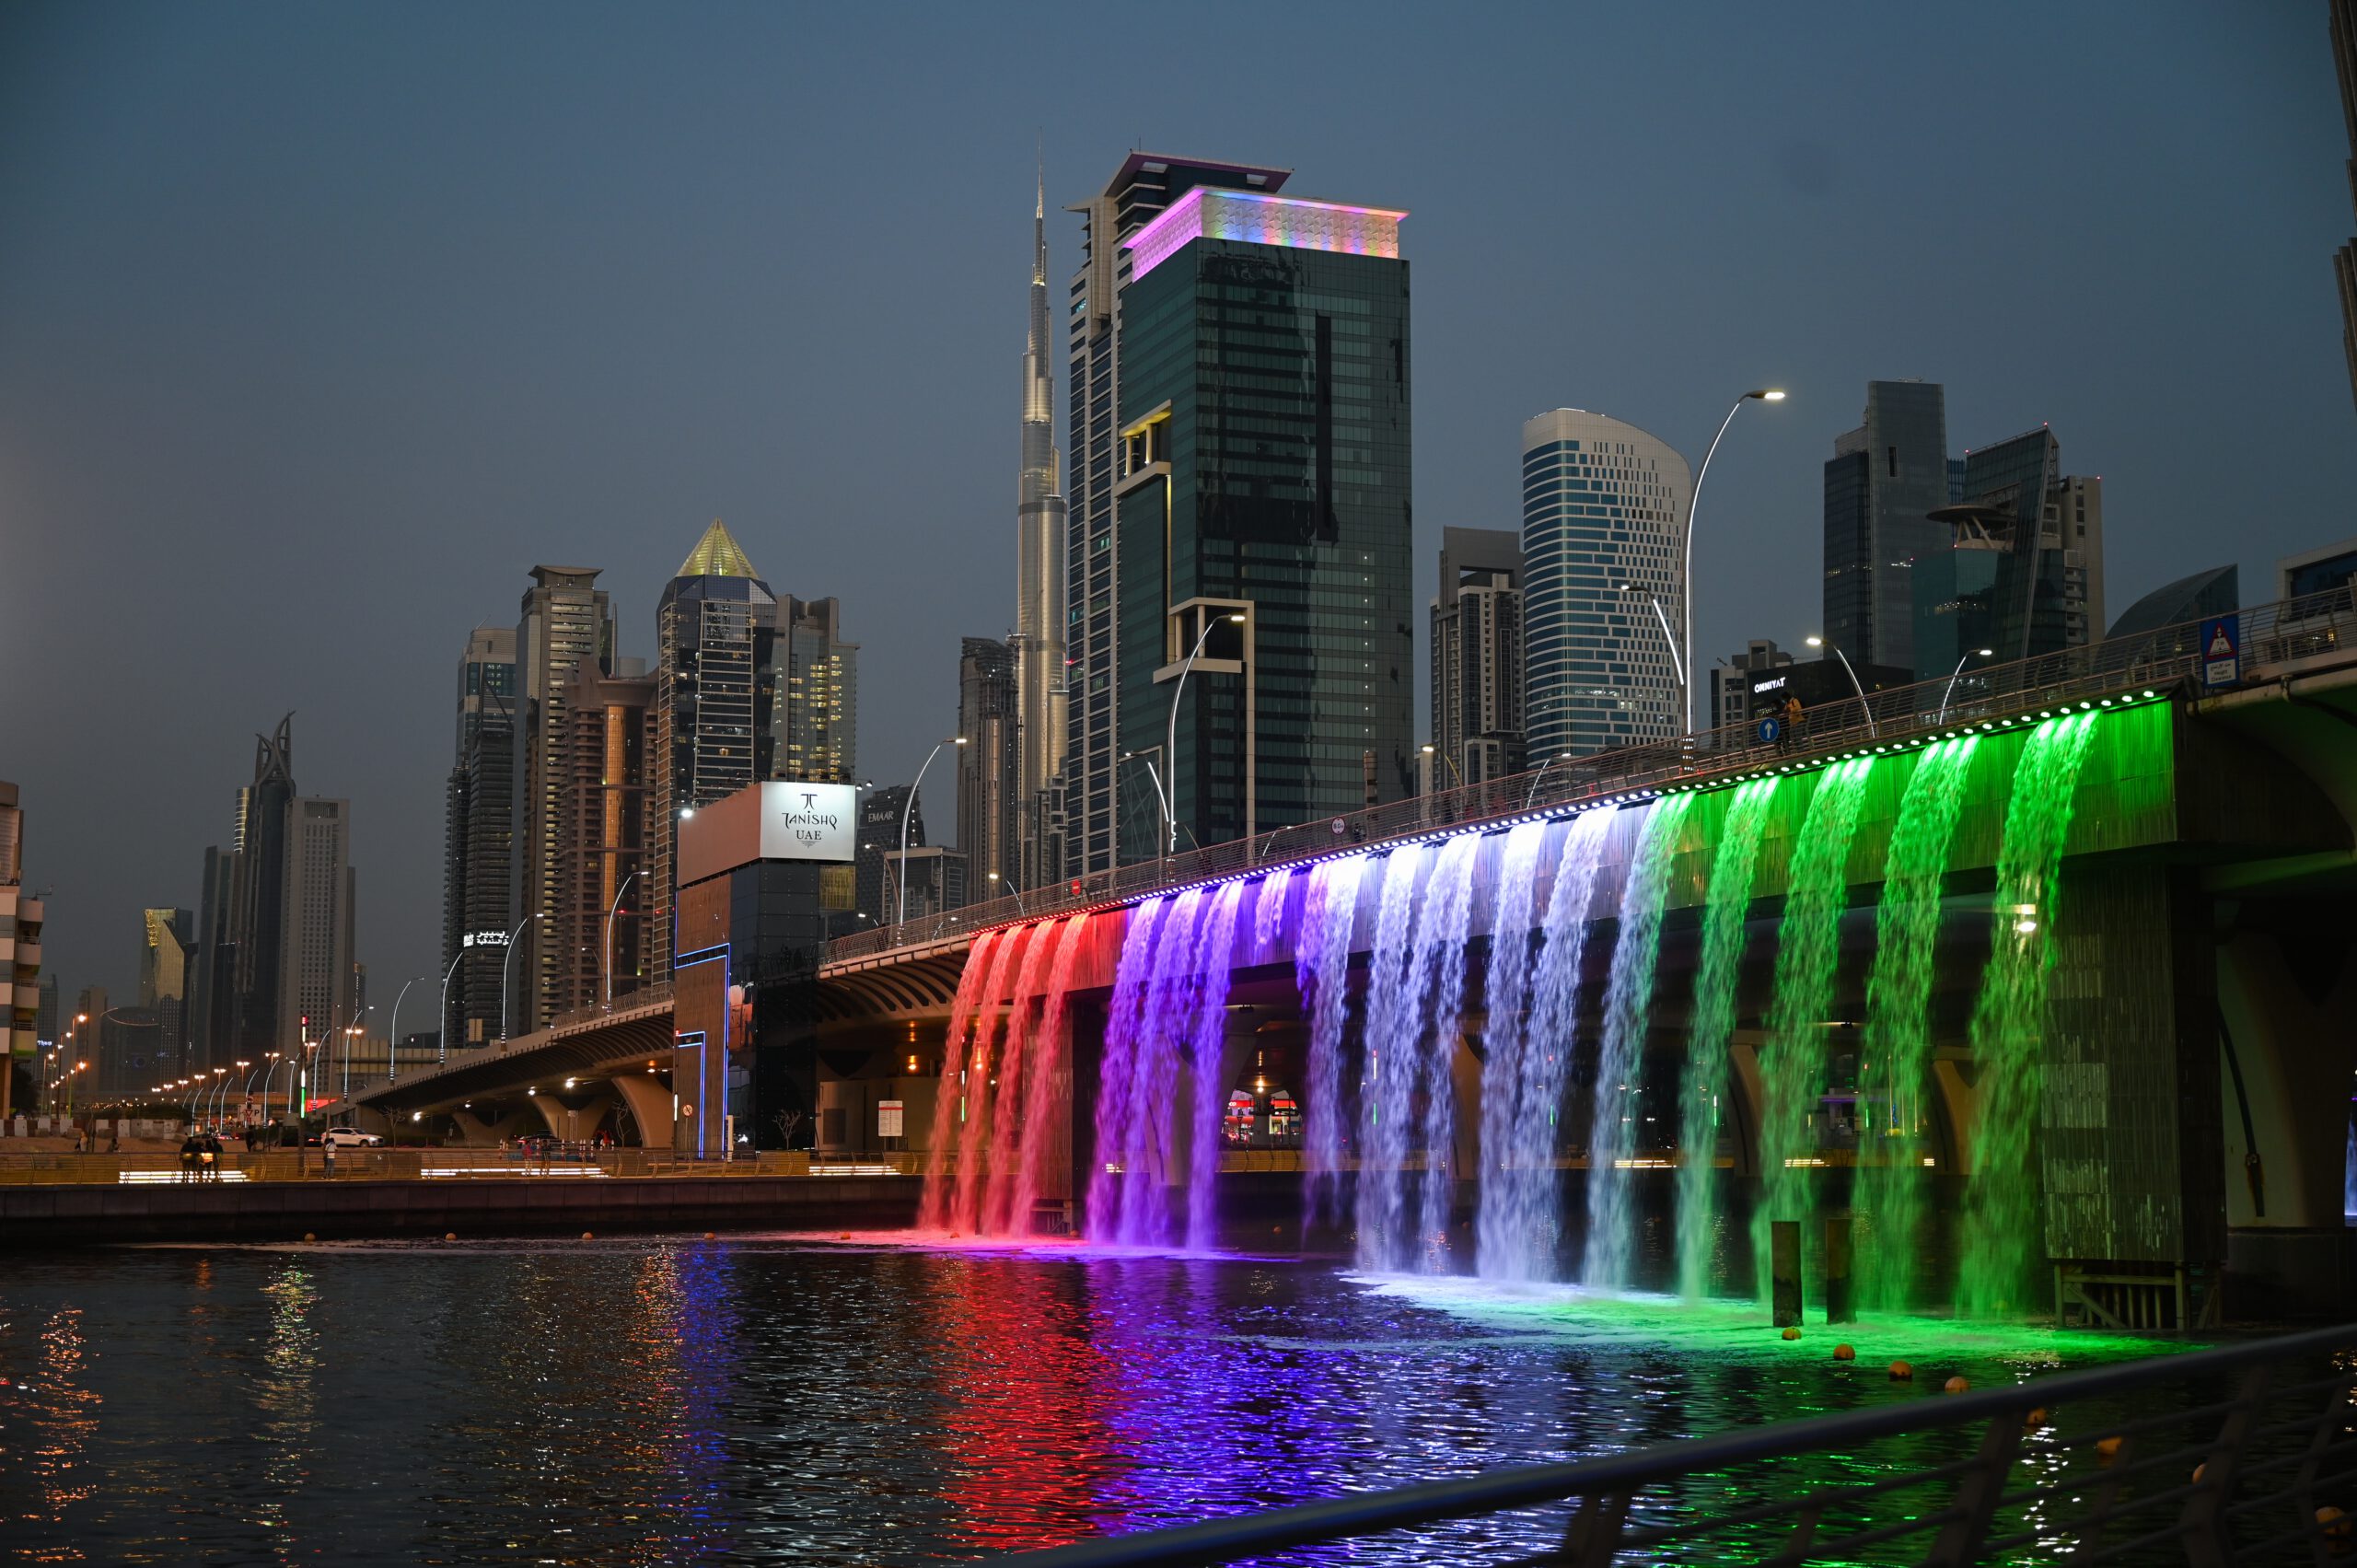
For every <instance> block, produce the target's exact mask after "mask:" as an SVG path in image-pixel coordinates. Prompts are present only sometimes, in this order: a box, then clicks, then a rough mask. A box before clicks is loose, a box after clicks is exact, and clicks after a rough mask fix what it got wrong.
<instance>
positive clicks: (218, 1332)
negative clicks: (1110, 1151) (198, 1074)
mask: <svg viewBox="0 0 2357 1568" xmlns="http://www.w3.org/2000/svg"><path fill="white" fill-rule="evenodd" d="M1762 1321H1763V1319H1761V1318H1759V1315H1757V1314H1755V1313H1753V1312H1752V1311H1751V1310H1750V1309H1749V1308H1748V1307H1740V1308H1738V1307H1724V1308H1722V1307H1706V1308H1702V1309H1700V1310H1693V1309H1686V1308H1680V1307H1676V1306H1675V1305H1674V1304H1668V1303H1663V1302H1660V1301H1598V1300H1595V1299H1592V1298H1583V1297H1579V1296H1577V1295H1574V1294H1573V1293H1569V1292H1565V1291H1561V1290H1553V1291H1546V1292H1540V1293H1538V1294H1523V1295H1512V1294H1507V1293H1504V1292H1502V1291H1498V1290H1493V1289H1491V1288H1489V1287H1483V1286H1480V1285H1477V1284H1474V1283H1471V1282H1467V1281H1455V1282H1424V1283H1412V1284H1411V1283H1376V1282H1366V1281H1360V1280H1353V1279H1352V1278H1349V1277H1346V1276H1345V1275H1344V1274H1342V1273H1341V1272H1338V1270H1337V1269H1336V1268H1335V1267H1334V1266H1332V1265H1331V1264H1321V1263H1316V1262H1304V1261H1299V1260H1291V1259H1271V1260H1251V1259H1245V1258H1215V1259H1211V1258H1192V1259H1190V1258H1172V1257H1147V1256H1131V1257H1125V1256H1109V1255H1106V1254H1102V1253H1090V1252H1087V1251H1085V1250H1083V1249H1077V1248H1065V1249H1053V1250H1042V1251H1036V1252H1031V1253H1017V1252H1005V1251H1001V1252H982V1251H957V1250H949V1249H919V1248H913V1247H905V1246H895V1245H862V1244H857V1243H853V1244H844V1243H839V1242H834V1241H822V1240H816V1239H797V1238H795V1237H731V1238H726V1239H724V1240H720V1241H714V1242H707V1241H703V1240H701V1239H690V1238H676V1239H668V1240H666V1239H649V1238H629V1239H618V1240H612V1241H604V1240H600V1241H596V1242H577V1241H575V1242H546V1241H519V1242H509V1243H491V1242H485V1243H474V1244H469V1243H454V1244H448V1245H441V1244H415V1243H381V1244H368V1245H319V1246H304V1247H252V1248H220V1247H214V1248H202V1249H200V1248H156V1249H111V1250H97V1251H87V1252H78V1253H67V1254H53V1255H41V1256H29V1255H18V1256H16V1257H12V1258H9V1259H7V1260H0V1560H6V1561H10V1562H125V1563H150V1562H153V1563H180V1562H212V1563H247V1562H255V1563H266V1562H423V1563H476V1562H524V1563H575V1562H584V1563H586V1562H600V1563H603V1562H614V1563H670V1562H777V1563H795V1562H814V1563H855V1562H856V1563H865V1562H932V1561H939V1560H943V1559H958V1558H965V1557H971V1556H976V1555H981V1554H984V1553H988V1552H991V1551H1002V1550H1007V1549H1012V1548H1017V1547H1026V1546H1036V1545H1045V1544H1051V1543H1052V1542H1055V1541H1060V1540H1066V1539H1074V1538H1075V1537H1079V1536H1086V1535H1093V1534H1101V1533H1107V1532H1119V1531H1129V1530H1136V1529H1142V1528H1147V1527H1154V1526H1156V1525H1162V1524H1168V1523H1179V1522H1186V1521H1191V1520H1195V1519H1199V1518H1202V1517H1203V1516H1207V1515H1211V1514H1217V1513H1225V1512H1233V1511H1237V1510H1241V1509H1249V1508H1256V1507H1261V1506H1267V1505H1271V1504H1284V1503H1291V1502H1298V1501H1303V1500H1306V1499H1310V1498H1317V1497H1325V1496H1331V1495H1333V1494H1335V1493H1341V1492H1346V1491H1352V1490H1358V1489H1363V1488H1368V1487H1377V1486H1384V1485H1390V1484H1399V1483H1407V1482H1413V1481H1429V1480H1434V1479H1437V1478H1440V1477H1445V1476H1453V1475H1465V1474H1470V1473H1472V1472H1474V1471H1477V1470H1480V1469H1489V1468H1492V1467H1495V1466H1498V1465H1501V1464H1507V1463H1514V1462H1520V1461H1530V1460H1540V1459H1556V1458H1573V1457H1578V1456H1582V1455H1588V1454H1597V1453H1604V1452H1609V1451H1614V1450H1618V1449H1620V1448H1624V1447H1627V1446H1632V1445H1639V1444H1645V1443H1651V1442H1656V1441H1660V1440H1664V1439H1667V1438H1671V1437H1676V1436H1680V1435H1684V1434H1694V1433H1701V1432H1713V1431H1718V1430H1722V1429H1724V1428H1727V1427H1730V1426H1739V1425H1749V1424H1755V1423H1763V1422H1769V1421H1776V1420H1782V1419H1786V1418H1789V1417H1793V1416H1797V1415H1804V1414H1807V1413H1811V1412H1813V1411H1828V1410H1837V1409H1848V1408H1854V1407H1857V1406H1861V1405H1870V1404H1877V1403H1881V1402H1884V1401H1887V1400H1896V1399H1906V1400H1917V1399H1925V1398H1937V1397H1938V1395H1937V1393H1936V1389H1937V1388H1938V1387H1939V1382H1940V1380H1941V1379H1944V1378H1945V1376H1948V1375H1949V1374H1950V1373H1951V1372H1958V1371H1960V1372H1963V1373H1965V1374H1966V1375H1968V1376H1971V1377H1972V1378H1973V1380H1974V1381H1975V1383H1976V1384H1977V1385H1980V1386H1987V1384H1988V1383H1990V1382H1991V1381H1992V1380H2002V1379H2007V1378H2012V1377H2017V1376H2025V1375H2027V1374H2028V1373H2030V1372H2033V1371H2038V1370H2047V1369H2052V1368H2055V1367H2058V1366H2061V1365H2065V1364H2066V1362H2067V1364H2069V1365H2085V1364H2088V1363H2090V1362H2093V1361H2099V1360H2107V1359H2111V1358H2114V1357H2117V1356H2120V1355H2127V1354H2134V1353H2142V1352H2143V1351H2145V1350H2147V1349H2149V1348H2150V1347H2147V1346H2142V1345H2140V1344H2136V1343H2134V1342H2119V1341H2103V1340H2096V1339H2090V1338H2087V1337H2084V1336H2071V1337H2067V1338H2065V1337H2061V1336H2057V1335H2054V1334H2051V1333H2047V1332H2041V1331H2035V1330H2010V1331H2001V1332H1995V1333H1986V1334H1979V1335H1966V1334H1961V1333H1959V1332H1958V1331H1957V1330H1956V1329H1955V1327H1954V1326H1953V1325H1949V1324H1945V1323H1939V1322H1935V1321H1933V1320H1930V1319H1897V1320H1893V1321H1891V1322H1888V1323H1885V1324H1868V1325H1864V1326H1861V1327H1859V1328H1857V1329H1854V1330H1850V1329H1845V1330H1843V1331H1842V1337H1844V1338H1847V1339H1851V1340H1853V1341H1855V1342H1856V1343H1857V1345H1858V1351H1859V1358H1860V1359H1859V1361H1858V1362H1857V1363H1856V1364H1854V1365H1837V1364H1834V1363H1833V1362H1831V1361H1830V1360H1829V1350H1830V1346H1831V1337H1830V1336H1829V1335H1828V1334H1827V1333H1826V1332H1825V1331H1824V1330H1811V1331H1810V1338H1809V1339H1807V1340H1805V1341H1804V1342H1801V1343H1800V1344H1787V1343H1784V1342H1781V1341H1779V1340H1778V1339H1777V1338H1776V1337H1775V1336H1774V1334H1773V1333H1772V1332H1771V1331H1770V1330H1766V1329H1765V1328H1764V1327H1761V1326H1760V1324H1761V1322H1762ZM1894 1355H1905V1356H1908V1357H1910V1359H1912V1360H1913V1361H1914V1362H1915V1363H1916V1365H1917V1366H1918V1368H1919V1373H1918V1380H1917V1381H1916V1383H1915V1384H1913V1385H1911V1386H1910V1385H1898V1384H1893V1383H1891V1382H1890V1381H1889V1380H1888V1378H1887V1376H1885V1374H1884V1366H1885V1365H1886V1364H1887V1361H1888V1360H1889V1359H1890V1357H1891V1356H1894ZM1558 1527H1560V1526H1558ZM1493 1530H1494V1527H1481V1528H1480V1529H1475V1528H1473V1527H1468V1528H1467V1529H1466V1530H1465V1531H1463V1532H1459V1533H1458V1534H1457V1535H1456V1536H1453V1537H1446V1538H1445V1539H1441V1540H1439V1541H1438V1542H1435V1543H1432V1550H1429V1551H1421V1552H1419V1553H1417V1554H1416V1557H1415V1560H1417V1561H1440V1560H1447V1559H1449V1558H1452V1557H1455V1556H1457V1555H1458V1551H1457V1549H1458V1548H1462V1549H1463V1550H1464V1551H1465V1552H1466V1553H1469V1554H1478V1553H1477V1552H1476V1549H1477V1548H1479V1547H1482V1546H1485V1545H1486V1546H1489V1547H1492V1548H1493V1547H1494V1546H1495V1545H1496V1537H1495V1535H1494V1533H1492V1532H1493ZM1360 1555H1361V1556H1362V1557H1363V1556H1364V1553H1361V1554H1360Z"/></svg>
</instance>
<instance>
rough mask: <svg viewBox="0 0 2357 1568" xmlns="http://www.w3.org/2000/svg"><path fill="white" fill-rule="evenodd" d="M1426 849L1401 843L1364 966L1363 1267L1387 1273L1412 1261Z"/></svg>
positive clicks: (1359, 1203) (1388, 870)
mask: <svg viewBox="0 0 2357 1568" xmlns="http://www.w3.org/2000/svg"><path fill="white" fill-rule="evenodd" d="M1430 858H1431V854H1430V849H1429V846H1427V845H1424V844H1421V843H1409V844H1401V845H1399V847H1398V848H1397V849H1394V850H1393V851H1392V852H1391V854H1389V855H1388V856H1387V863H1386V865H1384V868H1383V900H1382V903H1381V904H1380V906H1378V909H1377V912H1376V921H1375V947H1374V950H1373V952H1372V953H1371V954H1370V955H1369V957H1368V959H1367V985H1366V1029H1365V1034H1366V1049H1365V1067H1364V1071H1363V1073H1362V1074H1361V1077H1360V1085H1361V1087H1360V1090H1359V1158H1358V1179H1357V1180H1356V1182H1355V1183H1353V1192H1354V1204H1355V1208H1356V1211H1357V1217H1358V1227H1359V1228H1358V1259H1359V1266H1360V1267H1361V1268H1364V1269H1375V1270H1382V1271H1389V1270H1394V1269H1399V1268H1403V1267H1406V1266H1407V1265H1408V1263H1409V1260H1410V1248H1409V1244H1408V1238H1407V1237H1405V1236H1404V1235H1403V1234H1402V1230H1403V1222H1404V1220H1405V1211H1406V1202H1407V1195H1406V1189H1405V1184H1404V1180H1403V1178H1404V1177H1405V1175H1406V1172H1405V1171H1404V1170H1403V1169H1402V1167H1404V1166H1405V1165H1406V1164H1407V1162H1408V1143H1409V1133H1410V1131H1411V1128H1412V1127H1413V1126H1414V1125H1415V1112H1414V1104H1415V1093H1416V1069H1417V1049H1416V1048H1417V1043H1418V1040H1419V1038H1420V1037H1421V1036H1422V1033H1423V1022H1424V1020H1423V1008H1422V1005H1421V1003H1422V998H1421V997H1420V996H1418V995H1417V994H1416V993H1415V992H1414V990H1413V983H1414V979H1415V958H1416V953H1415V946H1414V936H1415V929H1416V895H1417V889H1418V887H1419V885H1420V884H1421V883H1422V880H1423V871H1424V865H1425V862H1426V861H1427V860H1429V859H1430Z"/></svg>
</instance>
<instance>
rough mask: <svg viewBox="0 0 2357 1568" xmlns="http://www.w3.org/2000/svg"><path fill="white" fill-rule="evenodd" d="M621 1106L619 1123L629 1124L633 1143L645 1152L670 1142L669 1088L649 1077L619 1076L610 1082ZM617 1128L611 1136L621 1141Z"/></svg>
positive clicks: (626, 1074) (637, 1075)
mask: <svg viewBox="0 0 2357 1568" xmlns="http://www.w3.org/2000/svg"><path fill="white" fill-rule="evenodd" d="M611 1082H612V1084H613V1086H614V1092H615V1094H616V1095H618V1096H620V1097H621V1102H622V1112H623V1115H622V1117H621V1120H623V1121H629V1122H630V1123H631V1128H630V1131H631V1132H633V1134H634V1135H635V1136H634V1141H635V1142H637V1143H638V1144H641V1145H642V1146H644V1147H647V1148H664V1147H668V1145H669V1144H670V1142H671V1086H670V1085H668V1084H667V1083H665V1082H664V1081H663V1080H662V1079H661V1078H660V1077H659V1076H657V1075H656V1074H653V1073H621V1074H615V1076H614V1077H613V1079H612V1080H611ZM622 1132H623V1129H622V1128H621V1127H620V1126H619V1125H618V1126H617V1127H616V1128H615V1129H614V1135H615V1136H616V1137H618V1138H619V1137H621V1135H622Z"/></svg>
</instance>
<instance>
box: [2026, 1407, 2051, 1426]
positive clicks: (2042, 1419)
mask: <svg viewBox="0 0 2357 1568" xmlns="http://www.w3.org/2000/svg"><path fill="white" fill-rule="evenodd" d="M2047 1413H2048V1412H2047V1409H2046V1407H2045V1406H2044V1405H2040V1406H2038V1408H2037V1409H2036V1410H2034V1411H2030V1412H2029V1424H2030V1425H2032V1426H2044V1425H2045V1424H2046V1417H2047Z"/></svg>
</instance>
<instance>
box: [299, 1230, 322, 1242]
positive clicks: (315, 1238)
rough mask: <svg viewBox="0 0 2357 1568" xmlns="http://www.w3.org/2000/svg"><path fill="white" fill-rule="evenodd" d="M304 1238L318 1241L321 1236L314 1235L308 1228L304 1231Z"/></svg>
mask: <svg viewBox="0 0 2357 1568" xmlns="http://www.w3.org/2000/svg"><path fill="white" fill-rule="evenodd" d="M303 1239H304V1240H306V1241H317V1240H318V1239H319V1237H316V1236H314V1235H312V1234H311V1233H310V1232H309V1231H308V1230H307V1231H305V1232H304V1233H303Z"/></svg>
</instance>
